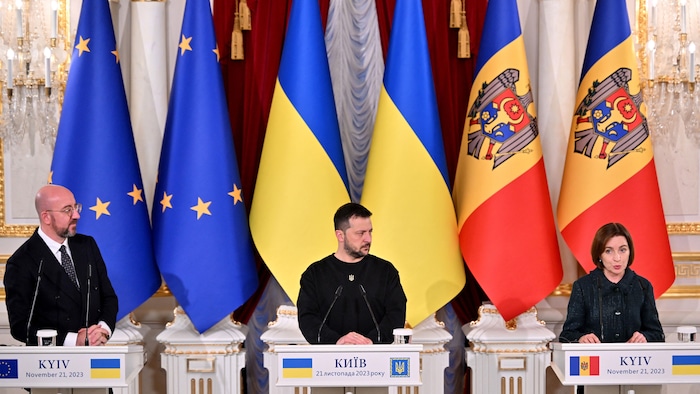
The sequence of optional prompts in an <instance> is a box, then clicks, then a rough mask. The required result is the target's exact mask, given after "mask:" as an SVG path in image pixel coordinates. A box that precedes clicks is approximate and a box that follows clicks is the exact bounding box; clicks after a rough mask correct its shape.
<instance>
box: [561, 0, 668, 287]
mask: <svg viewBox="0 0 700 394" xmlns="http://www.w3.org/2000/svg"><path fill="white" fill-rule="evenodd" d="M576 102H577V103H578V104H577V107H576V109H575V113H574V116H573V119H572V122H571V134H570V137H569V146H568V147H567V151H566V164H565V166H564V177H563V180H562V185H561V194H560V195H559V206H558V209H557V216H558V217H557V220H558V222H559V229H560V230H561V234H562V236H563V237H564V240H565V241H566V243H567V244H568V245H569V248H571V251H572V252H573V254H574V256H576V259H577V260H578V261H579V263H580V264H581V266H583V268H584V269H585V270H586V271H589V270H592V269H594V268H595V263H594V262H593V261H592V260H591V255H590V247H591V240H592V239H593V236H594V235H595V232H596V230H597V229H598V228H600V226H602V225H604V224H606V223H609V222H619V223H622V224H623V225H624V226H625V227H626V228H627V229H628V230H629V232H630V233H631V235H632V238H633V240H634V245H635V259H634V270H635V272H637V273H638V274H639V275H641V276H644V277H646V278H647V279H649V280H650V281H651V283H652V285H653V287H654V295H655V296H656V297H657V298H658V297H659V296H661V294H663V293H664V292H665V291H666V290H667V289H668V288H669V287H670V286H671V285H672V284H673V281H674V280H675V271H674V267H673V259H672V257H671V247H670V244H669V239H668V233H667V230H666V220H665V217H664V212H663V206H662V205H661V194H660V192H659V185H658V181H657V175H656V166H655V165H654V150H653V148H652V142H651V138H650V135H649V126H648V124H647V119H646V116H645V112H646V106H645V105H643V102H642V92H641V89H640V81H639V72H638V69H637V60H636V58H635V54H634V38H633V37H632V35H631V30H630V24H629V19H628V16H627V5H626V2H625V0H606V1H598V2H597V3H596V7H595V12H594V14H593V22H592V25H591V33H590V35H589V38H588V47H587V49H586V56H585V60H584V64H583V70H582V71H581V81H580V83H579V89H578V95H577V98H576Z"/></svg>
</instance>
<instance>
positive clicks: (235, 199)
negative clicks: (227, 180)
mask: <svg viewBox="0 0 700 394" xmlns="http://www.w3.org/2000/svg"><path fill="white" fill-rule="evenodd" d="M228 195H229V196H231V197H233V205H236V203H238V202H243V197H241V189H239V188H238V186H236V184H235V183H234V184H233V190H232V191H231V192H230V193H228Z"/></svg>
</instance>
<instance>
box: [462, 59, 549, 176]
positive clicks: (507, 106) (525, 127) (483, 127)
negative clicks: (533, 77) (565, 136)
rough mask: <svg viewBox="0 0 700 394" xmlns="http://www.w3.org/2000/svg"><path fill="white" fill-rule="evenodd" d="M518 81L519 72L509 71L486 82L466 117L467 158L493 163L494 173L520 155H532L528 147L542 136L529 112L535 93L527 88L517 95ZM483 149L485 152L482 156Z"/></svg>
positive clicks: (510, 69)
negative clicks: (523, 92) (509, 160)
mask: <svg viewBox="0 0 700 394" xmlns="http://www.w3.org/2000/svg"><path fill="white" fill-rule="evenodd" d="M519 79H520V71H519V70H517V69H514V68H509V69H506V70H504V71H503V72H501V73H500V74H499V75H498V76H496V78H494V79H493V80H492V81H490V82H485V83H484V84H483V86H482V87H481V89H480V90H479V93H478V95H477V97H476V99H475V100H474V104H473V105H472V106H471V108H470V109H469V113H468V114H467V118H468V119H469V123H468V124H469V130H468V138H469V140H468V142H469V143H468V146H467V154H468V155H469V156H472V157H474V158H476V159H480V158H481V159H484V160H493V168H494V169H495V168H496V167H498V166H499V165H501V164H503V163H504V162H505V161H506V160H508V159H510V158H511V157H513V155H515V154H517V153H530V152H532V149H530V148H527V146H528V145H529V144H530V143H531V142H532V141H534V140H535V138H536V137H537V135H538V133H539V132H538V130H537V122H536V121H535V116H534V115H533V114H531V113H529V112H528V108H529V107H530V104H531V103H532V101H533V99H532V90H531V89H530V87H529V85H528V88H527V92H525V94H523V95H518V93H517V91H516V86H515V84H516V82H518V80H519ZM486 141H488V145H487V146H486V148H484V142H486ZM483 149H486V152H485V153H484V154H483V156H482V150H483ZM494 149H497V150H496V151H495V152H494Z"/></svg>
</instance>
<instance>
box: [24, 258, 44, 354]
mask: <svg viewBox="0 0 700 394" xmlns="http://www.w3.org/2000/svg"><path fill="white" fill-rule="evenodd" d="M43 269H44V259H41V260H39V270H38V271H37V276H36V287H35V288H34V297H32V306H31V308H30V309H29V319H27V341H26V342H25V343H26V344H27V345H29V328H30V327H31V326H32V319H33V318H34V307H35V306H36V299H37V297H38V296H39V285H40V284H41V273H42V271H43Z"/></svg>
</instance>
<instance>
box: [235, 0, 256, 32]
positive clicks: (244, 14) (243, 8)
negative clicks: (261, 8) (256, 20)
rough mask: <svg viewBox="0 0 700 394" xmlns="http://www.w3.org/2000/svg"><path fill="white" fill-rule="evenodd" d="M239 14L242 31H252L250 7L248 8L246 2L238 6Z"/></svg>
mask: <svg viewBox="0 0 700 394" xmlns="http://www.w3.org/2000/svg"><path fill="white" fill-rule="evenodd" d="M238 12H239V14H240V19H241V30H250V29H252V28H253V24H252V22H251V18H250V7H248V3H247V2H246V0H241V2H240V4H238Z"/></svg>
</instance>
